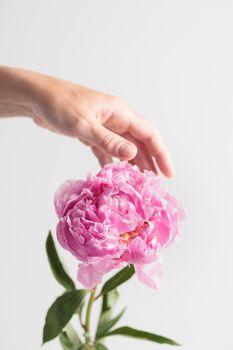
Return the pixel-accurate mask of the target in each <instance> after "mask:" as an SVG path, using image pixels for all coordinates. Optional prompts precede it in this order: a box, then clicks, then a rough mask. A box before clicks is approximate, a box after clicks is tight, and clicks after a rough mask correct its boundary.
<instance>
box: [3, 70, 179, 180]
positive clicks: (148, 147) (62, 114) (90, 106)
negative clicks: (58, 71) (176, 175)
mask: <svg viewBox="0 0 233 350" xmlns="http://www.w3.org/2000/svg"><path fill="white" fill-rule="evenodd" d="M17 115H23V116H30V117H32V118H33V120H34V121H35V123H36V124H37V125H39V126H42V127H45V128H47V129H49V130H52V131H54V132H57V133H60V134H64V135H67V136H71V137H75V138H78V139H79V140H80V141H82V142H83V143H85V144H87V145H89V146H90V147H91V148H92V151H93V152H94V154H95V155H96V157H97V158H98V160H99V162H100V164H101V165H104V164H106V163H109V162H112V157H117V158H119V159H122V160H129V161H130V162H131V163H133V164H137V165H138V166H139V167H140V168H141V169H150V170H153V171H155V172H157V170H158V168H159V169H160V170H161V171H162V173H163V174H164V175H166V176H167V177H171V176H172V175H173V168H172V163H171V160H170V157H169V154H168V152H167V150H166V147H165V145H164V143H163V141H162V139H161V136H160V134H159V131H158V130H157V129H156V128H155V127H154V126H153V125H151V124H150V123H148V122H147V121H145V120H144V119H143V118H142V117H140V116H139V115H138V114H136V113H135V112H133V111H132V110H131V109H130V108H129V107H128V105H127V104H126V103H125V102H124V101H123V100H121V99H120V98H118V97H114V96H110V95H107V94H104V93H100V92H97V91H94V90H91V89H88V88H86V87H83V86H80V85H76V84H73V83H70V82H66V81H63V80H60V79H56V78H53V77H49V76H46V75H43V74H39V73H35V72H31V71H27V70H22V69H16V68H8V67H0V117H1V116H17Z"/></svg>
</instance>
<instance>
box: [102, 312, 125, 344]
mask: <svg viewBox="0 0 233 350" xmlns="http://www.w3.org/2000/svg"><path fill="white" fill-rule="evenodd" d="M125 310H126V309H123V310H122V311H121V312H120V313H119V314H118V315H117V316H116V317H114V318H112V319H109V315H108V313H109V311H108V310H107V311H105V312H104V313H103V314H102V318H101V320H100V323H99V325H98V329H97V332H96V339H99V338H103V337H104V336H105V334H107V332H108V331H109V330H110V329H111V328H112V327H113V326H115V324H116V323H117V322H118V321H119V320H120V318H121V317H122V316H123V314H124V312H125ZM105 315H106V318H105Z"/></svg>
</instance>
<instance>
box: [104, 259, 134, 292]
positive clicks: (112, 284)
mask: <svg viewBox="0 0 233 350" xmlns="http://www.w3.org/2000/svg"><path fill="white" fill-rule="evenodd" d="M133 274H134V267H133V265H130V266H126V267H124V268H123V269H122V270H120V271H119V272H117V274H115V275H114V276H113V277H112V278H110V279H109V280H108V281H107V282H106V283H105V284H104V286H103V288H102V290H101V292H100V295H103V294H106V293H108V292H110V291H111V290H113V289H115V288H116V287H118V286H119V285H120V284H122V283H124V282H126V281H128V280H129V279H130V278H131V277H132V276H133Z"/></svg>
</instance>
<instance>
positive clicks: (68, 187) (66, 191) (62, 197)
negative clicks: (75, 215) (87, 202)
mask: <svg viewBox="0 0 233 350" xmlns="http://www.w3.org/2000/svg"><path fill="white" fill-rule="evenodd" d="M84 184H85V181H83V180H67V181H66V182H64V183H63V184H62V185H61V186H60V187H59V188H58V190H57V191H56V193H55V195H54V206H55V210H56V213H57V215H58V216H59V217H62V216H63V214H64V210H65V208H66V207H67V205H68V204H69V202H70V201H71V200H72V198H73V199H74V197H75V199H76V198H77V195H79V194H80V192H81V190H82V188H83V187H84Z"/></svg>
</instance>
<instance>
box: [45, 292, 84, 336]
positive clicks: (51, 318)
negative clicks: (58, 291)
mask: <svg viewBox="0 0 233 350" xmlns="http://www.w3.org/2000/svg"><path fill="white" fill-rule="evenodd" d="M86 294H87V291H85V290H83V289H80V290H72V291H70V292H66V293H64V294H63V295H61V296H60V297H58V298H57V299H56V300H55V302H54V303H53V304H52V306H51V307H50V309H49V310H48V312H47V316H46V320H45V326H44V333H43V343H46V342H47V341H49V340H51V339H53V338H55V337H56V336H57V335H58V334H60V332H61V331H62V330H63V328H64V327H65V326H66V325H67V323H68V322H69V320H70V319H71V317H72V316H73V314H74V313H75V312H76V310H77V307H78V306H79V305H80V304H81V302H82V301H83V299H84V297H85V295H86Z"/></svg>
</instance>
